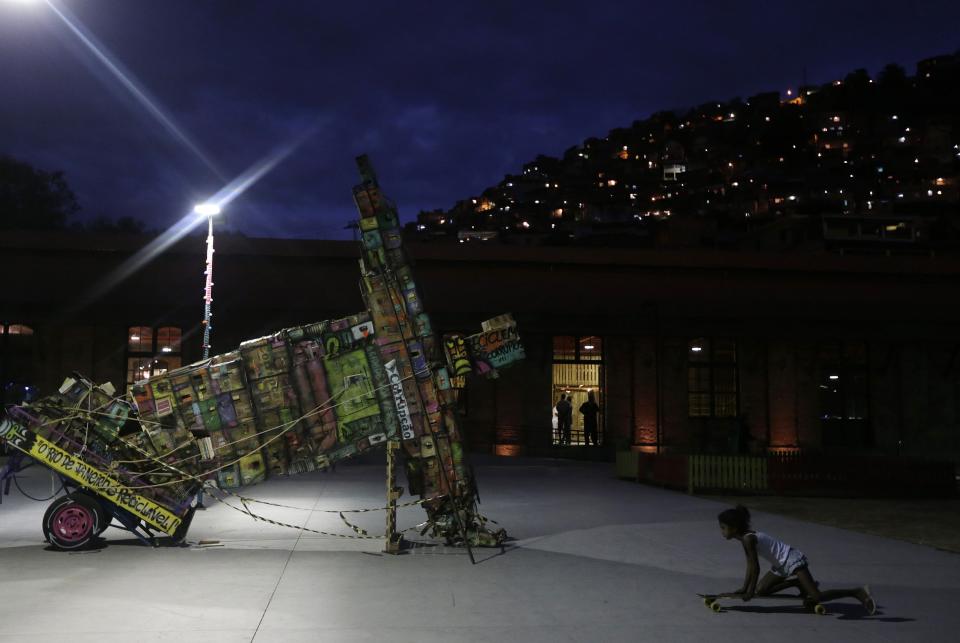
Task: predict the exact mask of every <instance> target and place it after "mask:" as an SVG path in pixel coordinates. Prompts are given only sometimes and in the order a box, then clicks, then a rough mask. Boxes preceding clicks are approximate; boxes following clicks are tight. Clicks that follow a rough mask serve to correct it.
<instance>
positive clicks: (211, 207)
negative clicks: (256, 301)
mask: <svg viewBox="0 0 960 643" xmlns="http://www.w3.org/2000/svg"><path fill="white" fill-rule="evenodd" d="M193 211H194V213H195V214H197V215H199V216H202V217H207V264H206V270H204V273H203V274H204V275H206V284H204V287H203V359H207V358H209V357H210V330H211V327H210V318H211V317H213V313H212V312H211V310H210V307H211V304H212V303H213V217H215V216H216V215H218V214H220V206H219V205H217V204H216V203H201V204H199V205H197V206H194V208H193Z"/></svg>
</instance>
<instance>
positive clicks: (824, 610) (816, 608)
mask: <svg viewBox="0 0 960 643" xmlns="http://www.w3.org/2000/svg"><path fill="white" fill-rule="evenodd" d="M813 611H814V612H816V613H817V614H819V615H820V616H823V615H824V614H826V613H827V608H826V607H824V606H823V605H821V604H820V603H817V604H816V605H814V606H813Z"/></svg>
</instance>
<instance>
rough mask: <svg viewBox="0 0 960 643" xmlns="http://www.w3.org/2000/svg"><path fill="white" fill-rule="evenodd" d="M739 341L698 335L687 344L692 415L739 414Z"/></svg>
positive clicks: (688, 387)
mask: <svg viewBox="0 0 960 643" xmlns="http://www.w3.org/2000/svg"><path fill="white" fill-rule="evenodd" d="M737 381H738V377H737V343H736V341H735V340H733V339H724V338H712V339H711V338H707V337H698V338H695V339H692V340H690V341H689V342H688V344H687V408H688V414H689V416H690V417H716V418H732V417H737V414H738V408H739V389H738V386H737Z"/></svg>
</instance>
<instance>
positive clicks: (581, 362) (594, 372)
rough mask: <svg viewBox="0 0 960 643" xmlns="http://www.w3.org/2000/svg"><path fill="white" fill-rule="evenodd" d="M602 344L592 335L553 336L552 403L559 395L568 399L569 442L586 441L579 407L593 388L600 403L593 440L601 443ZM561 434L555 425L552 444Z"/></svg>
mask: <svg viewBox="0 0 960 643" xmlns="http://www.w3.org/2000/svg"><path fill="white" fill-rule="evenodd" d="M602 383H603V343H602V339H601V338H600V337H596V336H592V335H591V336H583V337H577V336H571V335H566V336H558V337H554V338H553V389H552V393H553V400H552V401H553V404H554V406H556V404H557V402H558V401H559V400H560V396H561V395H566V396H567V397H568V399H570V403H571V406H572V408H573V413H572V418H571V419H572V422H571V426H570V444H571V445H573V446H577V445H580V446H583V445H585V444H586V440H585V436H584V430H583V415H582V414H581V413H580V412H579V409H580V406H581V405H582V404H583V403H584V402H586V401H587V399H588V395H589V393H590V391H593V394H594V396H595V399H596V402H597V404H598V405H600V412H599V413H598V414H597V439H598V441H599V443H600V444H603V386H602ZM562 442H563V436H562V435H561V434H560V430H559V427H558V428H557V429H554V430H553V431H552V443H553V444H554V445H560V444H561V443H562Z"/></svg>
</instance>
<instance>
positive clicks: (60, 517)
mask: <svg viewBox="0 0 960 643" xmlns="http://www.w3.org/2000/svg"><path fill="white" fill-rule="evenodd" d="M51 522H52V523H53V524H52V525H51V529H52V531H53V533H54V534H55V535H56V537H57V539H58V540H61V541H63V542H67V543H75V542H80V541H81V540H83V539H84V538H86V537H87V536H89V535H90V533H91V532H92V531H93V512H91V511H90V510H89V509H87V508H86V507H84V506H82V505H79V504H75V503H73V504H69V505H66V506H65V507H62V508H61V509H59V510H58V511H57V512H56V513H55V514H54V515H53V520H52V521H51Z"/></svg>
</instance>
